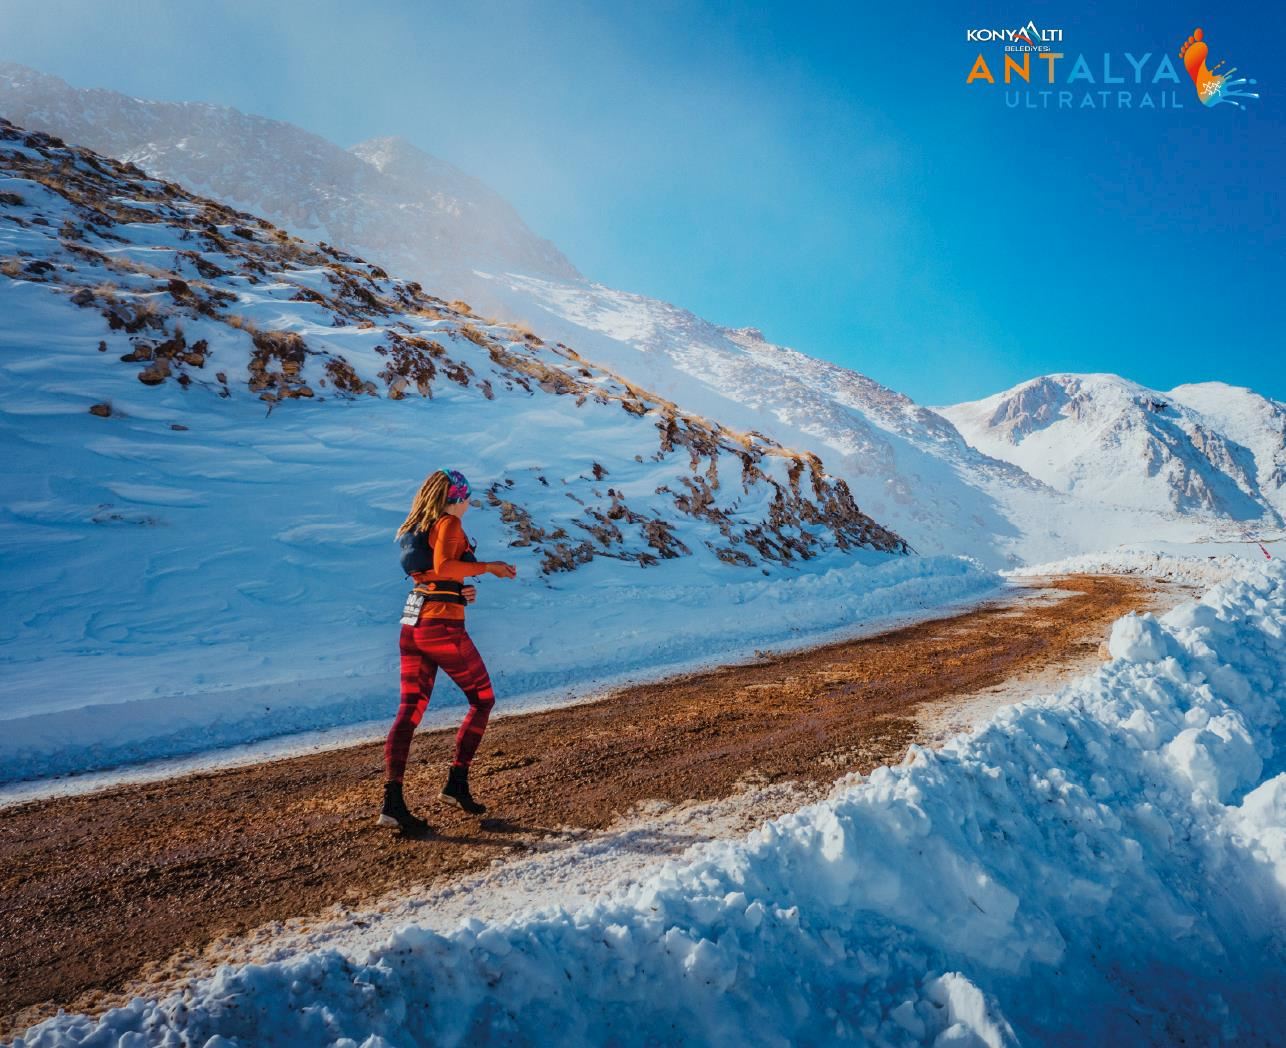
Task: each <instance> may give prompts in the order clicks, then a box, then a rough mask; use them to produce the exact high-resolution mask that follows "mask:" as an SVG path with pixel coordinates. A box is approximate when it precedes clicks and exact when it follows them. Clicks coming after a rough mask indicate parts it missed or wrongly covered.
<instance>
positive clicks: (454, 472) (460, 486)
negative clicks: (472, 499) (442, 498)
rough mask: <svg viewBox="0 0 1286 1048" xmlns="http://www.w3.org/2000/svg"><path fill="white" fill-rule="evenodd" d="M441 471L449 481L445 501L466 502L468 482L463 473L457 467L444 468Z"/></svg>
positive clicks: (467, 499)
mask: <svg viewBox="0 0 1286 1048" xmlns="http://www.w3.org/2000/svg"><path fill="white" fill-rule="evenodd" d="M442 472H443V473H445V474H446V475H447V480H449V481H450V482H451V486H450V487H449V488H447V502H468V501H469V482H468V481H467V480H465V479H464V474H463V473H461V472H460V471H459V470H458V469H444V470H442Z"/></svg>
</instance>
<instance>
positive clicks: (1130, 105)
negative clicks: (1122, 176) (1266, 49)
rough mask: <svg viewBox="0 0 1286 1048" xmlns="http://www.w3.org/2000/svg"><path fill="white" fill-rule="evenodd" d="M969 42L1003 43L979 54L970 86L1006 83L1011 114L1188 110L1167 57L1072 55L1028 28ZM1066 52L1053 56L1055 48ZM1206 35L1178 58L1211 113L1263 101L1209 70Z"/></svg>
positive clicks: (1197, 35) (973, 32)
mask: <svg viewBox="0 0 1286 1048" xmlns="http://www.w3.org/2000/svg"><path fill="white" fill-rule="evenodd" d="M965 37H966V39H967V40H969V41H970V42H974V43H981V44H999V45H1001V47H1000V48H999V53H996V52H994V51H993V52H991V53H990V54H987V53H985V51H986V49H985V48H981V49H979V51H978V54H977V57H976V58H975V59H974V62H973V66H972V68H971V69H970V70H969V75H968V76H967V77H966V78H965V83H966V84H977V85H982V84H987V85H991V86H997V85H998V84H999V82H1001V81H1003V83H1004V87H1005V91H1004V98H1005V106H1006V107H1007V108H1009V109H1017V108H1024V109H1117V110H1120V109H1133V110H1136V111H1141V110H1144V109H1151V110H1157V109H1182V108H1184V102H1183V101H1182V98H1186V97H1188V96H1187V93H1186V92H1185V91H1181V90H1180V87H1181V85H1182V82H1183V78H1182V75H1181V74H1180V73H1179V72H1178V70H1177V69H1176V68H1175V65H1174V61H1173V60H1172V58H1171V57H1170V54H1168V53H1166V52H1165V51H1160V52H1158V51H1156V50H1143V49H1140V50H1139V51H1137V52H1136V51H1124V52H1120V53H1117V52H1109V51H1103V52H1098V53H1090V54H1089V55H1086V54H1084V53H1081V54H1076V55H1072V54H1070V53H1067V52H1064V51H1063V50H1062V48H1061V45H1062V41H1063V31H1062V30H1061V29H1038V28H1037V27H1036V24H1035V23H1034V22H1028V23H1027V25H1025V26H1023V27H1022V28H1021V29H969V30H966V31H965ZM1051 42H1054V43H1057V44H1058V45H1059V46H1060V49H1059V50H1058V51H1055V50H1054V49H1053V48H1052V47H1051V46H1050V43H1051ZM1208 54H1209V48H1208V47H1207V46H1206V42H1205V33H1204V32H1203V31H1202V30H1200V29H1195V30H1193V32H1192V35H1191V36H1190V37H1188V39H1187V41H1186V42H1185V43H1184V45H1183V46H1182V47H1181V48H1180V49H1179V57H1180V59H1181V60H1182V62H1183V65H1184V68H1185V69H1187V72H1188V75H1189V76H1190V77H1191V78H1192V82H1193V84H1195V85H1196V89H1197V97H1198V98H1199V99H1200V100H1201V104H1202V105H1204V106H1206V107H1211V106H1216V105H1218V104H1219V103H1220V102H1228V103H1230V104H1232V105H1235V106H1238V107H1239V108H1244V106H1242V104H1241V103H1240V102H1238V101H1236V99H1237V98H1258V97H1259V95H1258V94H1256V93H1254V92H1253V91H1245V90H1242V88H1243V87H1245V86H1246V85H1247V84H1254V83H1255V81H1254V80H1245V79H1240V78H1238V79H1233V74H1234V73H1235V72H1236V71H1237V70H1236V69H1228V70H1224V68H1223V66H1224V63H1223V62H1220V63H1218V64H1217V65H1216V66H1215V67H1214V69H1210V68H1209V67H1208V66H1207V65H1206V57H1207V55H1208Z"/></svg>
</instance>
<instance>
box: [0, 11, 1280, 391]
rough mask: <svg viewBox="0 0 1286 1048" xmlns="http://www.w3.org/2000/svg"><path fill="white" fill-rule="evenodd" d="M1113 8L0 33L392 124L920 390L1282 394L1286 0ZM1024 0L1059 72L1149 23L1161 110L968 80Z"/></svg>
mask: <svg viewBox="0 0 1286 1048" xmlns="http://www.w3.org/2000/svg"><path fill="white" fill-rule="evenodd" d="M1096 6H1098V7H1104V6H1107V5H1096ZM1111 6H1112V8H1113V10H1112V11H1111V12H1110V13H1109V12H1104V11H1101V10H1098V11H1094V12H1093V13H1089V12H1087V10H1086V8H1087V7H1088V5H1084V4H1082V5H1059V4H1049V3H1044V2H1036V3H1027V2H1024V3H1023V4H1021V5H1014V6H1009V5H996V4H983V5H978V6H974V5H964V4H954V5H952V4H933V3H928V4H918V5H915V6H914V7H908V6H905V5H887V6H885V7H883V8H882V9H880V10H866V9H859V5H854V4H851V3H849V4H833V5H832V4H815V5H809V4H804V5H800V4H797V3H795V4H778V5H770V4H758V5H754V6H753V10H751V9H750V5H739V4H732V3H686V4H677V3H673V4H672V3H665V2H661V0H658V2H650V3H647V4H617V3H606V2H605V3H600V4H580V3H552V2H551V3H539V4H538V3H523V2H517V0H515V2H512V3H503V4H492V3H488V2H485V0H483V2H473V3H468V4H466V3H462V2H460V3H456V2H453V3H432V2H425V3H421V2H404V3H391V2H371V0H367V2H364V3H362V4H351V3H333V2H329V0H314V2H308V3H304V2H299V3H294V2H291V3H278V4H269V3H240V2H236V3H233V2H229V3H222V4H215V3H211V4H202V5H188V4H170V3H149V2H140V0H135V2H132V3H131V4H129V5H104V4H101V3H97V2H92V3H91V2H84V3H82V2H60V0H46V2H45V3H42V4H41V5H39V7H37V6H36V5H19V4H12V5H6V6H4V7H0V58H3V59H11V60H16V61H20V62H25V63H27V64H29V65H33V66H35V67H37V68H39V69H42V70H45V71H47V72H51V73H54V74H57V75H59V76H62V77H64V78H66V79H67V80H69V81H70V82H71V83H73V84H75V85H77V86H82V87H90V86H102V87H110V88H114V89H117V90H122V91H126V92H129V93H132V94H136V95H139V96H142V97H155V98H169V99H201V100H206V101H212V102H218V103H222V104H228V105H234V106H236V107H238V108H240V109H243V110H246V111H250V112H259V113H264V114H266V115H269V116H273V117H278V118H280V119H284V120H289V121H291V122H293V123H296V124H300V125H302V126H304V127H306V128H308V129H310V130H312V131H315V132H318V133H320V134H322V135H325V136H326V137H328V138H331V139H333V140H335V141H337V142H339V143H341V144H343V145H351V144H353V143H355V142H357V141H360V140H362V139H364V138H369V137H371V136H374V135H386V134H396V135H402V136H404V137H406V138H408V139H410V140H412V141H413V142H415V143H416V144H417V145H420V146H421V147H423V148H425V149H427V150H428V151H430V152H433V153H436V154H438V155H440V156H443V157H445V158H446V159H448V160H451V161H452V162H454V163H456V164H458V165H459V166H460V167H462V168H464V169H465V170H467V171H469V172H471V173H473V174H476V175H478V176H480V177H482V178H483V179H484V180H486V181H487V182H488V183H490V184H491V185H492V186H494V187H495V188H496V189H497V190H498V191H500V192H501V193H502V194H503V195H504V196H505V197H507V198H508V199H509V200H510V201H512V202H513V203H514V204H515V206H516V207H517V208H518V209H519V211H520V212H521V213H522V214H523V215H524V217H525V218H526V219H527V221H528V222H529V224H530V225H531V226H532V227H533V228H534V229H535V230H536V231H537V232H538V233H540V234H542V235H544V236H547V237H549V238H550V239H552V240H553V241H554V242H555V243H557V244H558V245H559V247H561V248H562V250H563V251H564V252H565V253H566V254H567V255H568V256H569V257H570V258H571V259H572V261H573V262H575V263H576V265H577V266H579V267H580V269H581V270H582V271H583V272H584V273H586V274H587V275H589V276H590V277H592V278H593V279H596V280H599V281H602V282H603V283H606V284H609V285H612V286H615V287H620V288H625V289H628V290H632V291H639V292H643V293H646V294H650V295H655V296H658V297H660V298H664V299H668V300H670V301H673V302H676V303H678V304H681V305H684V306H687V307H689V308H691V309H693V310H695V311H696V312H698V313H700V314H702V315H704V316H706V317H709V318H710V319H712V320H715V321H717V322H720V323H725V324H730V325H737V326H741V325H753V326H757V327H760V328H762V329H763V330H764V332H765V333H766V334H767V335H768V337H770V338H772V339H773V340H775V341H778V342H783V343H786V344H789V345H793V346H795V347H796V348H799V349H801V350H804V351H805V352H808V353H811V354H814V355H816V356H821V357H826V358H828V359H831V360H835V361H837V362H839V363H842V364H845V365H848V366H850V367H854V368H856V369H858V370H860V371H862V372H864V373H866V374H869V375H871V376H872V377H874V378H876V379H878V380H880V381H882V382H885V383H887V384H888V385H891V386H893V387H894V388H896V389H900V390H902V391H904V392H907V393H909V394H910V395H911V396H913V397H915V398H916V399H917V400H919V401H921V402H923V403H929V404H933V403H944V402H951V401H957V400H964V399H971V398H974V397H978V396H983V395H986V394H988V393H991V392H995V391H997V390H999V389H1001V388H1004V387H1007V386H1009V385H1012V384H1013V383H1015V382H1018V381H1021V380H1022V379H1025V378H1029V377H1032V376H1034V375H1037V374H1042V373H1046V372H1050V371H1115V372H1118V373H1121V374H1124V375H1127V376H1128V377H1131V378H1134V379H1136V380H1138V381H1141V382H1144V383H1146V384H1148V385H1152V386H1156V387H1159V388H1169V387H1170V386H1172V385H1175V384H1177V383H1180V382H1185V381H1203V380H1209V379H1220V380H1223V381H1227V382H1233V383H1237V384H1242V385H1249V386H1252V387H1254V388H1256V389H1258V390H1260V391H1261V392H1264V393H1267V394H1269V395H1272V396H1275V397H1277V398H1279V399H1286V364H1283V360H1282V351H1283V347H1284V346H1286V319H1284V318H1286V310H1284V309H1283V307H1282V299H1283V297H1286V286H1284V283H1283V277H1284V276H1286V261H1284V256H1286V250H1284V248H1286V236H1283V232H1284V231H1283V222H1282V217H1281V198H1282V191H1283V188H1286V135H1284V134H1283V130H1284V128H1283V104H1282V103H1283V100H1286V78H1283V77H1282V76H1280V75H1279V74H1280V72H1281V70H1282V67H1283V62H1282V58H1281V54H1282V40H1283V39H1284V38H1286V13H1284V11H1286V9H1283V8H1282V7H1281V6H1280V5H1251V4H1247V3H1228V2H1225V3H1221V4H1218V5H1207V6H1205V7H1204V8H1203V7H1201V6H1193V5H1190V4H1187V3H1179V4H1169V3H1167V4H1162V3H1155V4H1146V5H1145V4H1129V3H1120V4H1113V5H1111ZM1268 7H1271V10H1266V8H1268ZM1028 19H1031V20H1034V21H1035V22H1036V23H1037V25H1038V26H1041V27H1047V26H1048V27H1055V26H1056V27H1060V28H1062V29H1063V30H1064V41H1063V43H1062V44H1061V45H1060V47H1061V50H1062V51H1063V52H1065V53H1066V54H1067V55H1068V59H1067V60H1066V62H1064V63H1062V64H1061V67H1060V69H1061V71H1060V74H1059V76H1060V79H1062V77H1063V76H1065V74H1066V72H1068V71H1070V62H1071V60H1072V59H1073V58H1074V56H1075V55H1076V54H1081V53H1083V54H1085V55H1086V56H1087V59H1088V60H1089V63H1090V65H1091V67H1092V68H1093V69H1095V71H1096V72H1095V76H1096V78H1097V76H1098V70H1099V69H1100V67H1101V63H1102V61H1103V59H1102V56H1103V53H1104V52H1105V51H1106V52H1112V53H1113V55H1114V61H1115V64H1116V68H1115V69H1114V72H1128V71H1129V69H1128V66H1126V65H1125V60H1124V58H1123V55H1124V52H1126V51H1129V52H1132V53H1133V54H1134V55H1135V56H1136V57H1138V56H1139V55H1141V54H1143V53H1145V52H1152V53H1153V58H1152V60H1151V61H1150V62H1149V63H1148V65H1147V66H1145V74H1147V75H1148V77H1149V79H1150V74H1151V72H1152V71H1153V70H1154V69H1155V68H1156V63H1157V61H1158V59H1159V55H1160V54H1161V53H1163V52H1168V53H1169V54H1170V55H1171V56H1172V58H1173V59H1174V61H1175V64H1176V68H1177V70H1178V73H1179V75H1180V77H1181V78H1182V79H1181V82H1180V83H1179V84H1177V85H1176V84H1172V83H1169V82H1166V83H1162V84H1159V85H1157V89H1159V90H1162V89H1163V90H1165V91H1166V92H1167V93H1168V92H1170V91H1174V92H1176V93H1177V95H1178V98H1179V101H1180V102H1182V104H1183V108H1181V109H1157V110H1151V111H1137V110H1129V111H1123V110H1118V109H1094V110H1085V109H1080V108H1077V109H1075V110H1072V111H1059V110H1039V109H1037V110H1031V109H1010V108H1007V107H1006V105H1005V103H1004V87H1003V85H996V86H994V87H992V86H984V85H978V84H975V85H971V86H967V85H966V83H965V78H966V76H967V74H968V72H969V69H970V67H971V65H972V63H973V59H974V57H975V55H976V54H977V53H978V52H979V51H980V50H981V51H983V53H984V54H986V55H987V57H988V59H989V61H990V60H991V59H993V58H995V61H994V62H993V69H994V70H995V71H997V72H998V71H999V69H1000V60H999V57H998V55H999V52H1000V49H999V47H998V46H997V45H994V44H992V45H979V44H971V43H969V42H967V41H966V39H965V31H966V29H968V28H971V27H978V26H982V27H991V26H1013V25H1018V24H1022V23H1025V22H1026V21H1027V20H1028ZM1197 25H1200V26H1202V27H1203V28H1204V29H1205V31H1206V36H1207V39H1208V41H1209V43H1210V46H1211V57H1212V59H1218V58H1227V59H1229V60H1230V64H1231V65H1235V66H1237V67H1238V69H1239V72H1240V74H1243V75H1247V76H1253V77H1255V78H1256V79H1257V80H1258V81H1259V90H1260V91H1261V93H1262V94H1263V97H1262V98H1261V99H1259V100H1258V101H1257V102H1250V103H1249V105H1248V107H1247V109H1245V110H1237V109H1234V108H1233V107H1232V106H1229V105H1223V106H1219V107H1216V108H1213V109H1206V108H1205V107H1202V106H1201V105H1199V104H1198V102H1197V99H1196V95H1195V93H1194V91H1193V88H1192V85H1191V82H1190V81H1188V80H1187V78H1186V76H1185V75H1184V72H1183V68H1182V66H1181V65H1180V64H1179V63H1178V59H1177V54H1176V52H1177V49H1178V46H1179V44H1180V43H1181V42H1182V41H1183V39H1184V38H1185V37H1186V36H1187V35H1188V33H1189V32H1190V31H1191V29H1192V28H1193V27H1194V26H1197ZM1042 68H1043V64H1042V63H1039V62H1038V63H1037V69H1038V70H1040V69H1042ZM1066 86H1075V87H1076V88H1077V100H1078V101H1079V98H1080V96H1081V95H1083V93H1084V91H1085V90H1087V89H1088V90H1095V89H1101V85H1097V84H1095V85H1087V84H1085V83H1083V82H1081V83H1078V84H1076V85H1061V84H1060V85H1056V87H1066Z"/></svg>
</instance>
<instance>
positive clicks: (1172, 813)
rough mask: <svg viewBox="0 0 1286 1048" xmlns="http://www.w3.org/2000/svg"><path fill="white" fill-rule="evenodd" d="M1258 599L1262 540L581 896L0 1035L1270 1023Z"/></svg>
mask: <svg viewBox="0 0 1286 1048" xmlns="http://www.w3.org/2000/svg"><path fill="white" fill-rule="evenodd" d="M1283 627H1286V569H1283V568H1281V567H1280V566H1278V565H1264V566H1262V567H1259V568H1257V569H1254V570H1248V571H1247V572H1246V573H1245V574H1244V575H1243V576H1242V577H1240V578H1238V579H1235V580H1231V581H1228V582H1225V583H1222V584H1220V585H1218V586H1216V587H1215V588H1213V589H1212V590H1210V591H1209V592H1208V593H1207V594H1206V595H1205V596H1204V597H1203V598H1202V599H1201V601H1200V602H1197V603H1192V604H1187V605H1184V606H1183V607H1181V608H1178V609H1176V610H1175V611H1173V612H1171V613H1169V614H1168V615H1166V616H1165V617H1164V618H1163V619H1162V620H1160V621H1157V620H1156V619H1154V618H1153V617H1151V616H1147V615H1145V616H1134V615H1131V616H1127V617H1126V618H1124V619H1122V620H1120V621H1118V622H1117V623H1116V625H1115V627H1114V629H1113V631H1112V636H1111V652H1112V656H1113V659H1112V661H1111V662H1110V663H1108V664H1107V665H1105V666H1104V667H1103V668H1102V669H1101V670H1099V671H1098V672H1097V673H1095V674H1094V675H1092V676H1089V677H1086V678H1084V679H1082V680H1080V681H1078V682H1076V683H1074V684H1072V685H1070V686H1069V687H1067V688H1065V689H1064V690H1063V691H1061V692H1059V693H1058V694H1057V695H1054V696H1051V697H1048V698H1042V699H1038V700H1035V701H1032V702H1028V703H1026V704H1024V705H1021V706H1018V707H1012V708H1009V709H1007V710H1005V711H1003V712H1002V713H1000V714H999V715H998V716H997V718H996V719H995V720H994V721H993V722H992V723H991V724H990V725H988V726H987V727H986V728H984V729H982V730H981V731H980V732H979V733H977V734H976V735H974V736H970V737H961V738H959V739H957V740H955V741H953V742H951V743H949V744H948V745H947V746H946V747H945V748H944V749H943V750H942V751H940V752H937V753H934V752H929V751H923V750H918V749H917V750H914V751H913V755H912V759H911V760H910V761H909V762H908V763H906V764H904V765H902V766H901V767H898V768H891V769H880V770H879V771H877V772H875V773H874V774H873V775H871V776H870V777H869V779H865V780H857V779H855V780H853V781H851V782H849V783H846V784H844V785H843V786H842V787H841V788H840V789H839V790H838V791H837V793H836V794H835V795H834V796H833V798H832V799H831V800H829V801H827V802H825V803H822V804H818V805H816V806H814V807H811V808H806V809H804V810H802V811H800V812H798V813H797V814H795V815H792V816H789V817H786V818H784V819H781V820H779V821H777V822H774V823H770V824H768V825H767V826H765V827H764V828H763V829H762V830H760V831H759V832H757V833H756V834H754V835H752V836H751V837H749V838H748V839H745V840H742V841H739V842H721V843H717V844H713V845H708V846H706V847H704V848H703V849H700V850H698V851H694V852H692V853H689V854H688V855H687V856H686V857H685V858H684V859H683V860H681V861H677V862H675V863H672V864H670V865H669V866H667V867H665V868H664V869H663V870H662V871H661V872H660V873H658V874H657V875H656V876H655V877H654V878H652V879H651V880H649V881H646V882H644V883H643V884H642V886H639V887H635V888H632V889H629V890H627V891H624V892H623V893H621V894H618V895H616V896H609V897H606V898H603V899H602V900H600V901H598V902H597V903H595V904H593V905H591V906H589V907H587V908H584V909H581V910H578V911H576V912H573V913H568V912H559V911H546V912H540V913H535V914H522V915H518V916H516V917H514V918H513V919H512V920H510V921H509V922H507V923H504V924H499V925H494V926H486V925H482V924H481V923H475V924H473V925H471V926H468V925H467V926H462V927H461V928H460V929H458V930H457V931H456V932H454V933H452V934H450V935H447V936H441V935H437V934H433V933H431V932H428V931H426V930H423V929H419V928H414V927H408V928H405V929H403V930H401V931H400V932H398V933H397V934H395V935H394V936H393V937H392V938H391V939H390V940H389V941H388V942H387V943H385V944H384V945H383V946H381V947H380V948H379V949H377V950H375V951H373V952H372V953H371V954H370V955H369V956H367V957H365V958H363V959H351V958H347V957H345V956H343V955H341V954H339V953H336V952H324V953H314V954H308V955H303V956H300V957H298V958H297V959H294V960H291V961H288V962H280V963H273V964H268V965H252V966H247V967H243V968H237V969H234V968H226V969H224V970H222V971H221V972H219V973H218V974H217V975H216V976H215V977H213V978H212V979H210V980H207V981H205V982H203V983H201V984H199V985H197V986H196V987H195V988H194V989H193V990H192V991H191V992H190V993H189V994H188V995H186V996H184V997H182V998H180V997H177V996H176V997H172V998H169V999H167V1000H165V1001H161V1002H155V1001H146V1000H142V999H139V1000H136V1001H134V1002H133V1003H132V1004H131V1005H130V1006H129V1007H127V1008H122V1009H118V1010H116V1011H112V1012H109V1013H108V1014H107V1015H105V1016H104V1017H103V1018H101V1019H100V1020H98V1021H96V1022H95V1021H91V1020H89V1019H86V1018H78V1017H73V1016H59V1017H58V1018H56V1019H53V1020H50V1021H49V1022H47V1023H45V1024H43V1025H41V1026H39V1027H36V1028H35V1029H33V1030H32V1031H31V1032H30V1033H29V1034H28V1035H27V1036H26V1037H25V1038H24V1039H22V1040H20V1042H19V1043H20V1044H22V1045H24V1046H30V1045H67V1044H81V1043H93V1044H109V1043H119V1044H122V1045H126V1044H129V1045H134V1044H139V1045H142V1044H152V1043H179V1042H178V1040H177V1037H176V1035H177V1034H182V1035H184V1036H185V1037H186V1040H185V1041H183V1042H182V1043H190V1044H197V1045H200V1044H206V1045H208V1046H230V1045H234V1044H239V1045H250V1044H254V1045H265V1044H335V1045H341V1044H346V1045H353V1044H357V1043H362V1044H366V1045H384V1044H396V1045H404V1044H458V1043H478V1042H483V1041H488V1042H501V1043H518V1044H538V1043H547V1042H549V1041H550V1040H551V1039H557V1040H558V1041H559V1042H560V1043H593V1044H604V1043H612V1044H645V1043H657V1042H661V1043H675V1042H677V1043H750V1044H788V1043H817V1042H822V1041H831V1040H837V1041H862V1042H865V1043H872V1044H889V1045H894V1044H913V1043H932V1044H936V1045H948V1044H951V1045H961V1044H970V1045H976V1044H985V1045H1003V1044H1009V1043H1013V1042H1015V1041H1018V1040H1021V1041H1022V1042H1024V1043H1027V1044H1069V1045H1070V1044H1076V1045H1082V1044H1123V1043H1129V1044H1140V1043H1152V1044H1175V1043H1188V1044H1193V1043H1201V1044H1210V1043H1216V1042H1222V1041H1231V1040H1238V1041H1240V1042H1241V1043H1270V1042H1272V1041H1273V1040H1274V1039H1275V1038H1278V1037H1280V1024H1281V1007H1282V1005H1281V1000H1282V993H1283V991H1286V974H1284V973H1286V955H1284V950H1283V942H1284V937H1283V933H1284V932H1286V918H1284V917H1283V914H1286V907H1284V906H1283V903H1286V829H1284V828H1283V827H1286V771H1284V770H1283V769H1284V768H1286V761H1283V747H1284V746H1286V732H1284V731H1283V730H1282V727H1283V723H1282V711H1283V705H1284V701H1286V645H1283V643H1282V639H1283ZM117 1038H120V1039H119V1040H117ZM167 1038H169V1040H167ZM211 1038H212V1039H211Z"/></svg>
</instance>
